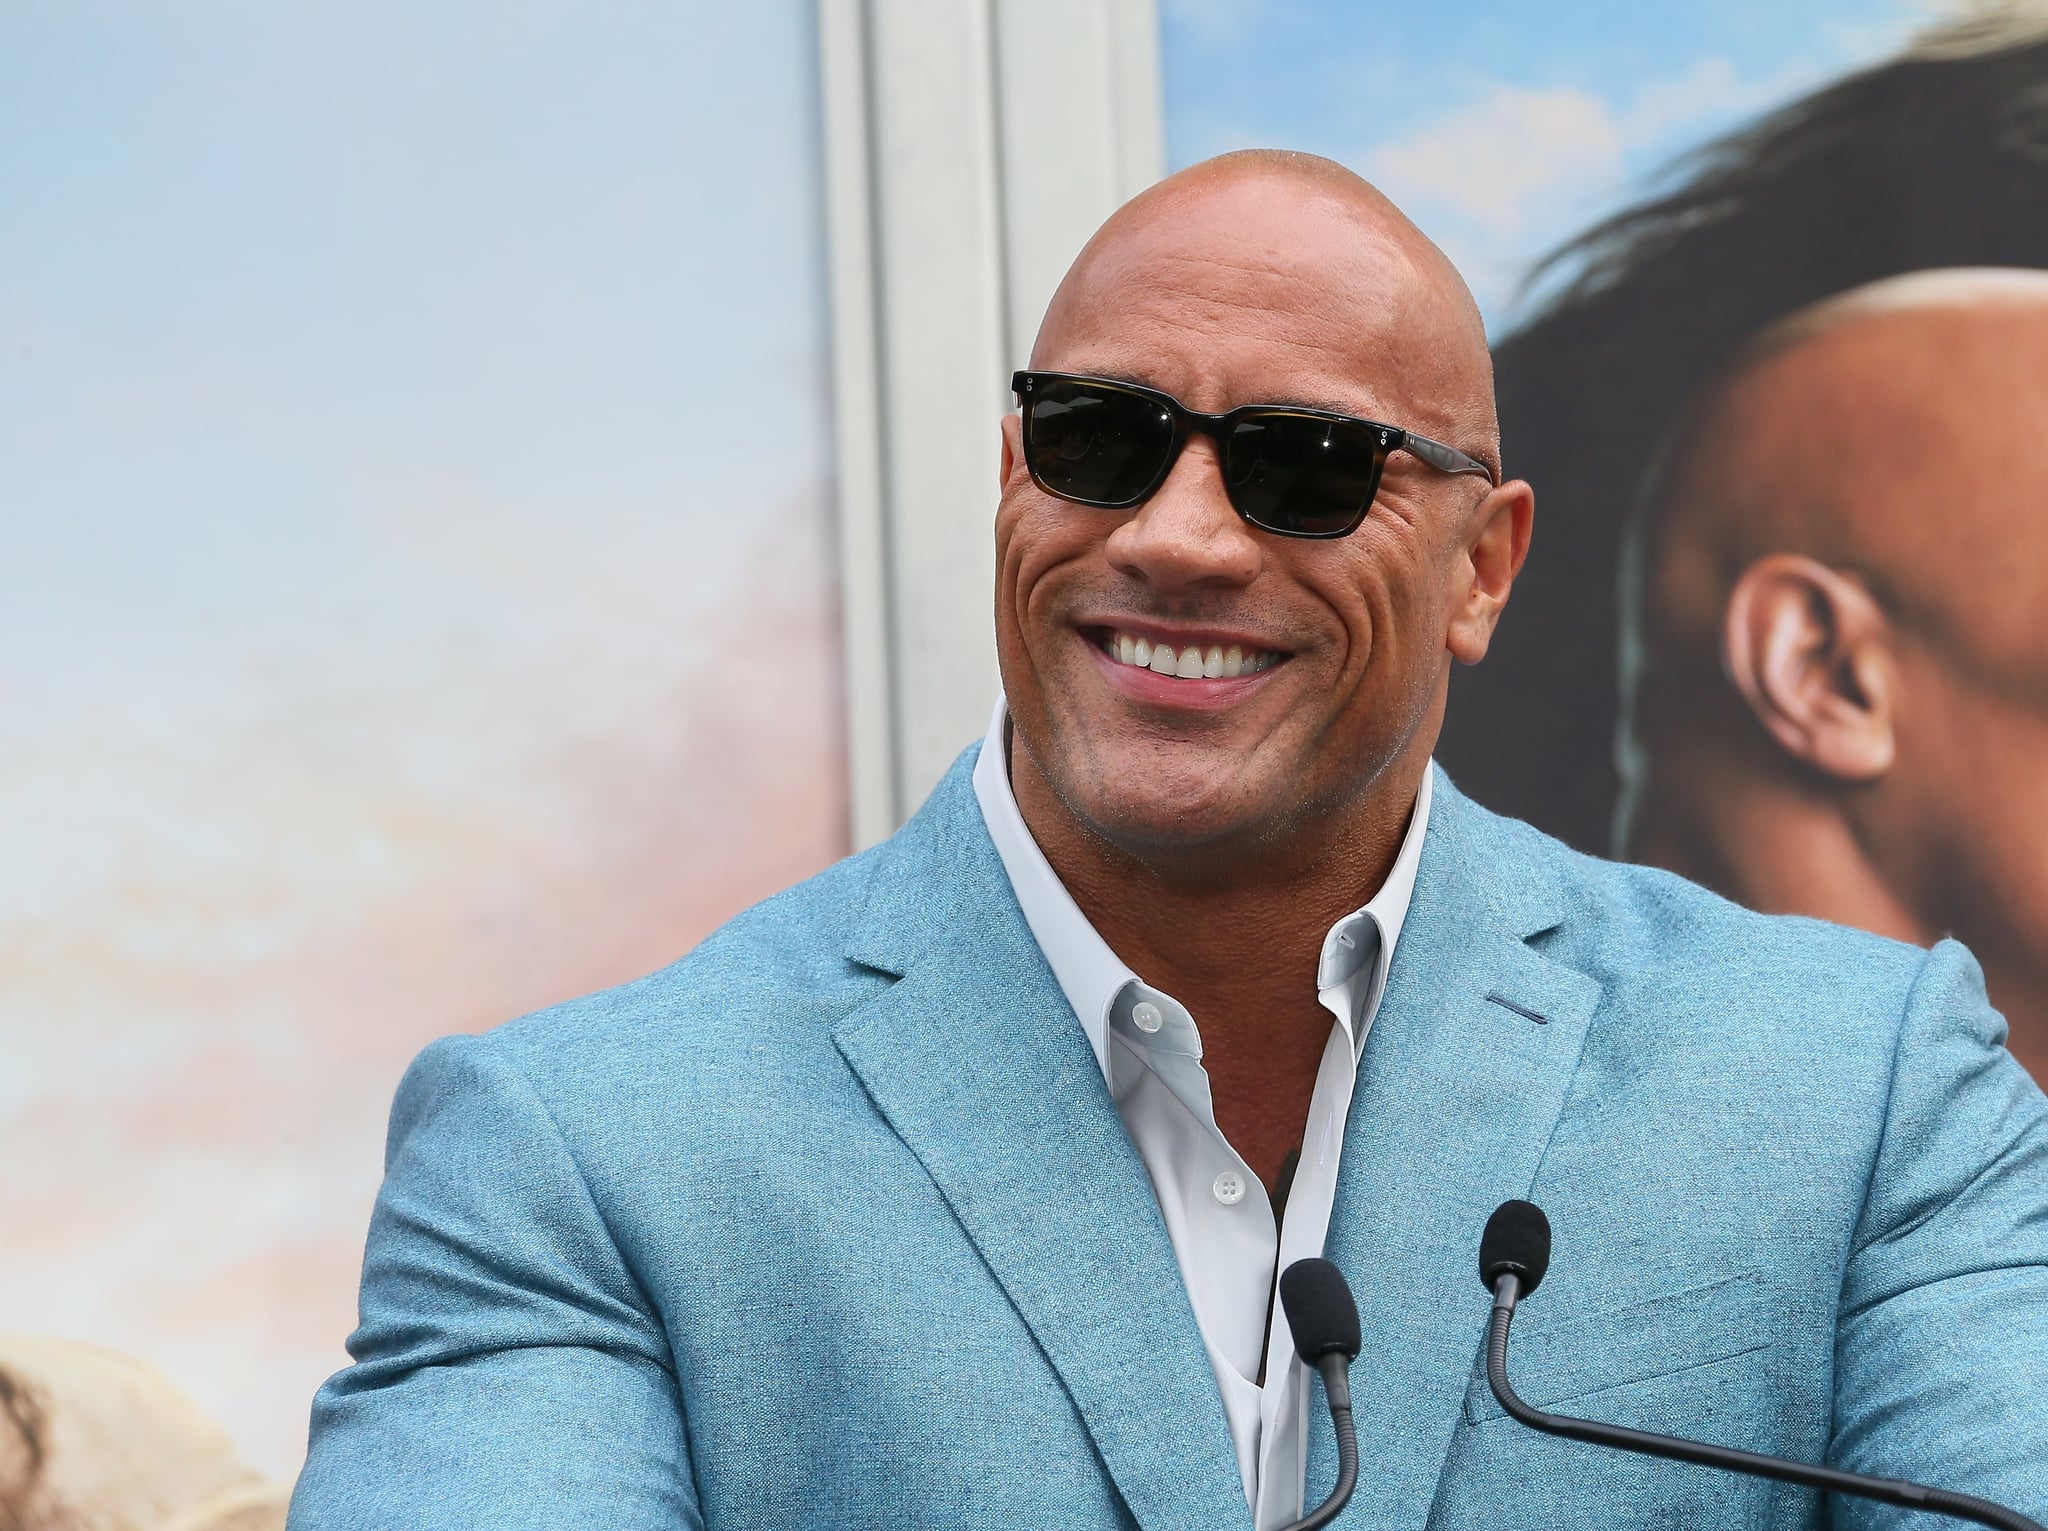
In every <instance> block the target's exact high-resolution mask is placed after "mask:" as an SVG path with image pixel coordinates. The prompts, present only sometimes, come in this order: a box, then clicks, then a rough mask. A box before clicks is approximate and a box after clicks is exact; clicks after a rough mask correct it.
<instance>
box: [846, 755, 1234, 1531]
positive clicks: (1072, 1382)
mask: <svg viewBox="0 0 2048 1531" xmlns="http://www.w3.org/2000/svg"><path fill="white" fill-rule="evenodd" d="M972 763H973V753H972V752H970V753H969V755H968V756H967V757H966V758H965V759H964V760H963V761H962V762H961V763H960V764H959V765H956V766H955V767H954V769H953V771H952V773H951V774H950V775H949V776H948V777H947V779H946V780H945V781H944V782H943V783H941V785H940V787H939V788H938V790H937V791H936V792H935V793H934V794H933V797H932V799H931V801H930V802H928V803H927V804H926V806H925V808H924V810H923V811H922V812H920V814H919V815H918V817H917V818H916V819H915V820H913V821H912V823H911V824H910V825H908V826H906V828H905V829H904V830H903V832H902V833H901V834H900V835H899V836H898V837H897V838H896V839H895V840H894V841H891V842H890V843H889V845H888V846H886V847H884V848H883V849H882V850H881V851H879V852H877V853H876V854H877V858H878V859H877V861H876V864H875V871H874V875H873V878H872V880H871V884H870V890H871V891H870V895H869V899H868V904H867V907H866V910H865V912H864V915H863V917H862V919H861V920H860V922H859V924H858V927H857V929H856V931H855V934H854V938H853V941H852V943H851V954H852V955H853V957H854V960H856V961H857V962H860V963H862V964H863V965H866V966H869V967H874V968H878V969H880V970H882V971H885V972H891V973H896V974H899V975H900V977H899V981H898V982H896V983H895V984H892V985H891V986H890V987H889V988H888V989H886V990H884V991H883V992H882V993H881V994H880V995H879V996H877V997H876V998H875V999H873V1000H872V1001H870V1002H869V1003H868V1004H866V1005H864V1006H862V1007H861V1008H859V1009H858V1010H856V1011H854V1012H853V1013H852V1014H850V1015H849V1016H847V1017H846V1018H845V1019H844V1020H843V1021H841V1022H840V1024H839V1025H838V1026H837V1027H836V1028H835V1030H834V1033H833V1039H834V1041H835V1042H836V1044H837V1045H838V1047H839V1050H840V1052H841V1054H842V1055H843V1056H844V1057H845V1058H846V1061H847V1063H848V1065H849V1066H850V1067H851V1068H852V1069H853V1070H854V1072H855V1073H856V1074H857V1075H859V1077H860V1079H861V1081H862V1083H863V1084H864V1085H865V1086H866V1088H867V1091H868V1094H869V1096H870V1098H872V1099H873V1101H874V1103H875V1106H876V1108H877V1109H878V1110H880V1111H881V1113H882V1114H883V1116H884V1117H885V1118H886V1119H887V1120H888V1122H889V1124H890V1126H891V1127H892V1128H893V1129H894V1130H895V1132H896V1133H897V1135H898V1136H899V1137H901V1138H902V1140H903V1142H904V1143H905V1145H906V1146H907V1147H908V1148H909V1149H910V1150H911V1152H912V1153H914V1154H916V1155H917V1157H918V1160H919V1162H920V1163H922V1164H923V1165H924V1167H925V1170H926V1172H927V1173H928V1174H930V1176H931V1178H932V1180H933V1182H934V1183H935V1184H936V1185H937V1186H938V1188H939V1191H940V1193H941V1194H942V1195H943V1196H944V1197H945V1200H946V1203H947V1205H948V1206H949V1207H950V1208H951V1210H952V1212H953V1215H954V1217H955V1218H957V1219H958V1220H959V1223H960V1226H961V1227H962V1228H963V1229H964V1230H965V1231H966V1234H967V1236H968V1238H969V1239H971V1240H972V1241H973V1243H974V1245H975V1248H976V1249H977V1250H978V1251H979V1253H980V1255H981V1257H982V1259H983V1260H984V1261H985V1262H986V1263H987V1265H988V1268H989V1270H990V1272H991V1273H992V1274H993V1275H994V1277H995V1279H996V1281H997V1282H998V1283H999V1284H1000V1285H1001V1287H1002V1289H1003V1291H1004V1292H1005V1293H1006V1294H1007V1295H1008V1297H1009V1299H1010V1301H1011V1303H1012V1304H1013V1305H1014V1306H1015V1307H1016V1309H1017V1311H1018V1313H1019V1314H1020V1315H1021V1316H1022V1317H1023V1320H1024V1322H1025V1323H1026V1325H1028V1326H1029V1328H1030V1330H1031V1332H1032V1334H1033V1336H1034V1337H1035V1338H1036V1339H1037V1341H1038V1344H1039V1346H1040V1348H1041V1349H1042V1350H1043V1351H1044V1352H1045V1355H1046V1358H1047V1360H1049V1361H1050V1362H1051V1364H1052V1366H1053V1367H1054V1368H1055V1370H1057V1371H1058V1373H1059V1375H1060V1378H1061V1380H1062V1382H1063V1383H1064V1384H1065V1386H1066V1389H1067V1392H1068V1394H1069V1396H1070V1397H1071V1398H1072V1399H1073V1402H1074V1406H1075V1408H1076V1409H1077V1410H1078V1411H1079V1413H1080V1415H1081V1418H1082V1420H1083V1422H1084V1423H1085V1424H1086V1426H1087V1428H1088V1430H1089V1432H1090V1433H1091V1434H1092V1435H1093V1437H1094V1439H1095V1443H1096V1446H1097V1448H1098V1449H1099V1450H1100V1452H1101V1454H1102V1460H1103V1463H1104V1465H1105V1466H1106V1467H1107V1468H1108V1470H1109V1473H1110V1476H1111V1477H1112V1478H1113V1479H1114V1480H1115V1482H1116V1485H1117V1488H1118V1490H1119V1492H1120V1493H1121V1494H1122V1495H1123V1498H1124V1501H1125V1503H1126V1504H1127V1505H1128V1506H1129V1508H1130V1511H1131V1514H1132V1515H1133V1516H1134V1517H1135V1518H1136V1520H1137V1523H1138V1524H1139V1525H1140V1526H1141V1527H1145V1528H1147V1531H1152V1528H1160V1531H1164V1528H1167V1527H1187V1528H1196V1527H1199V1528H1202V1531H1209V1528H1212V1527H1227V1526H1244V1525H1247V1524H1248V1523H1249V1519H1250V1516H1249V1512H1248V1511H1247V1509H1246V1506H1245V1498H1244V1489H1243V1485H1242V1483H1241V1481H1240V1480H1239V1478H1238V1474H1237V1464H1236V1458H1235V1454H1234V1452H1233V1450H1232V1447H1231V1442H1230V1432H1229V1427H1228V1425H1227V1423H1226V1422H1225V1420H1224V1417H1223V1407H1222V1402H1221V1399H1220V1398H1219V1397H1218V1395H1217V1391H1216V1383H1215V1378H1214V1374H1213V1373H1212V1372H1211V1370H1210V1367H1209V1361H1208V1356H1207V1353H1206V1351H1205V1350H1204V1349H1203V1346H1202V1341H1201V1336H1200V1332H1199V1330H1198V1329H1197V1328H1196V1325H1195V1318H1194V1311H1193V1309H1192V1307H1191V1306H1190V1305H1189V1302H1188V1299H1187V1294H1186V1287H1185V1285H1184V1284H1183V1282H1182V1279H1181V1273H1180V1267H1179V1264H1178V1262H1177V1261H1176V1259H1175V1257H1174V1253H1173V1246H1172V1243H1171V1241H1170V1240H1169V1239H1168V1237H1167V1234H1166V1228H1165V1224H1164V1223H1163V1222H1162V1221H1161V1219H1160V1216H1159V1210H1158V1206H1157V1204H1156V1202H1155V1201H1154V1198H1153V1192H1152V1185H1151V1181H1150V1180H1149V1179H1148V1178H1147V1176H1146V1173H1145V1168H1144V1165H1143V1163H1142V1161H1141V1160H1140V1159H1139V1157H1138V1155H1137V1152H1136V1150H1135V1149H1134V1148H1133V1147H1132V1146H1131V1143H1130V1140H1129V1138H1128V1137H1127V1136H1126V1134H1125V1132H1124V1128H1123V1122H1122V1120H1121V1119H1120V1118H1119V1117H1118V1115H1117V1111H1116V1106H1115V1103H1114V1102H1113V1101H1112V1100H1111V1099H1110V1095H1109V1090H1108V1088H1107V1086H1106V1085H1105V1084H1104V1082H1103V1078H1102V1071H1101V1068H1100V1066H1099V1065H1098V1064H1097V1062H1096V1060H1095V1055H1094V1053H1093V1051H1092V1050H1091V1049H1090V1048H1089V1046H1088V1042H1087V1039H1086V1037H1085V1035H1084V1034H1083V1032H1082V1030H1081V1026H1080V1023H1079V1021H1078V1020H1076V1019H1075V1016H1074V1013H1073V1011H1072V1010H1071V1008H1069V1006H1068V1005H1067V1002H1066V998H1065V996H1064V995H1063V994H1062V993H1061V991H1060V988H1059V985H1058V983H1057V981H1056V980H1055V979H1054V978H1053V975H1052V972H1051V970H1050V969H1049V968H1048V967H1047V966H1046V964H1045V961H1044V958H1043V957H1042V956H1041V955H1040V953H1039V951H1038V948H1037V945H1036V944H1035V943H1034V942H1033V941H1032V939H1031V934H1030V930H1029V928H1028V927H1027V926H1026V925H1025V924H1024V918H1023V915H1022V913H1021V911H1019V910H1018V908H1017V905H1016V900H1015V898H1014V897H1013V896H1012V895H1011V892H1010V888H1009V881H1008V879H1007V877H1006V876H1005V875H1004V872H1003V868H1002V863H1001V860H1000V858H999V857H998V856H997V855H996V851H995V847H994V846H993V845H992V844H991V843H990V841H989V839H988V835H987V831H986V829H985V828H984V827H983V825H982V821H981V815H980V811H979V808H978V807H977V805H976V803H975V801H974V795H973V788H972V784H971V779H970V776H969V772H970V771H971V769H972Z"/></svg>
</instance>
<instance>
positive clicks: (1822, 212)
mask: <svg viewBox="0 0 2048 1531" xmlns="http://www.w3.org/2000/svg"><path fill="white" fill-rule="evenodd" d="M1679 168H1680V176H1679V179H1677V180H1676V182H1675V183H1673V184H1669V185H1667V186H1665V187H1664V188H1662V189H1660V190H1659V191H1658V192H1657V193H1656V194H1654V195H1652V196H1650V197H1649V198H1648V199H1647V200H1644V201H1642V202H1640V203H1638V204H1637V205H1635V206H1633V207H1629V208H1626V209H1624V210H1623V211H1621V212H1619V213H1617V214H1616V215H1614V216H1613V217H1611V218H1608V219H1605V220H1604V221H1602V222H1601V223H1599V224H1598V225H1597V226H1595V227H1594V228H1592V229H1590V230H1589V231H1587V232H1586V233H1585V234H1583V235H1581V236H1580V237H1579V238H1578V239H1576V240H1575V241H1573V242H1571V243H1570V244H1568V245H1567V246H1566V247H1565V248H1564V249H1563V250H1561V251H1560V252H1558V254H1557V255H1556V256H1554V257H1553V258H1552V259H1551V261H1550V262H1548V263H1547V266H1546V268H1545V269H1544V270H1543V271H1541V272H1539V274H1538V282H1539V284H1540V283H1542V282H1544V281H1548V280H1551V279H1552V278H1554V277H1559V276H1562V277H1563V278H1564V280H1563V283H1562V286H1561V287H1559V288H1558V289H1557V290H1556V292H1555V295H1554V296H1553V297H1552V298H1550V299H1549V300H1548V301H1546V302H1544V303H1543V304H1542V305H1541V306H1540V307H1539V308H1538V309H1537V310H1536V311H1535V313H1534V314H1533V316H1532V317H1531V318H1530V320H1529V321H1528V322H1526V323H1524V324H1522V325H1521V326H1520V327H1519V328H1517V329H1515V330H1513V331H1512V332H1511V333H1509V334H1507V335H1506V336H1504V337H1502V338H1501V339H1499V340H1498V341H1497V342H1496V345H1495V348H1494V354H1495V367H1496V372H1497V379H1498V387H1499V395H1500V404H1501V428H1502V433H1503V452H1504V454H1505V457H1506V460H1507V461H1508V462H1510V463H1511V464H1512V465H1513V468H1514V471H1515V472H1517V473H1520V474H1525V475H1527V477H1528V478H1529V480H1530V481H1531V482H1532V483H1534V484H1535V485H1536V486H1537V491H1538V505H1537V527H1536V545H1535V550H1534V553H1533V554H1532V556H1531V558H1530V560H1529V566H1528V570H1527V572H1526V573H1525V575H1524V576H1523V578H1522V580H1521V581H1519V582H1518V583H1517V585H1516V589H1515V604H1514V609H1513V611H1512V613H1511V614H1510V615H1509V617H1508V619H1507V625H1506V627H1505V629H1504V637H1505V638H1506V639H1507V641H1505V642H1503V643H1501V644H1499V645H1497V646H1496V652H1495V653H1494V654H1493V655H1491V656H1489V658H1488V660H1487V662H1486V663H1485V664H1484V665H1481V666H1477V667H1475V668H1472V669H1468V670H1460V671H1459V672H1458V675H1457V677H1456V680H1455V682H1454V692H1453V705H1452V706H1451V708H1450V711H1449V721H1448V723H1447V725H1446V729H1445V734H1444V738H1443V741H1442V744H1441V746H1440V752H1439V758H1440V759H1441V760H1442V761H1443V763H1444V765H1445V766H1446V768H1447V769H1449V771H1450V772H1451V774H1452V776H1453V777H1454V778H1456V779H1457V781H1458V782H1459V783H1460V784H1461V785H1462V786H1463V787H1464V788H1465V789H1466V790H1468V791H1470V792H1472V793H1473V795H1474V796H1476V797H1477V798H1479V799H1480V801H1482V802H1484V803H1486V804H1487V805H1488V806H1489V807H1492V808H1495V809H1497V810H1499V811H1501V812H1504V813H1509V814H1513V815H1515V816H1517V817H1520V818H1525V819H1528V820H1530V821H1531V822H1532V823H1534V824H1536V825H1537V826H1538V827H1539V828H1542V829H1544V830H1547V831H1549V832H1550V833H1552V834H1555V835H1558V836H1560V837H1561V838H1563V839H1565V840H1567V841H1569V842H1571V843H1572V844H1575V845H1577V846H1579V847H1580V848H1581V849H1584V850H1589V851H1593V852H1595V853H1598V854H1603V855H1604V854H1611V853H1612V852H1613V850H1614V848H1615V847H1614V842H1613V829H1614V822H1615V806H1616V795H1617V791H1618V787H1619V777H1618V775H1617V771H1616V766H1615V759H1614V749H1615V740H1616V719H1617V701H1618V694H1619V692H1618V684H1619V677H1618V674H1617V654H1618V651H1619V647H1618V616H1617V595H1616V591H1617V579H1618V575H1619V568H1620V548H1621V544H1622V540H1623V539H1622V533H1623V529H1624V527H1625V526H1626V524H1627V522H1628V520H1629V518H1630V515H1631V513H1632V511H1633V508H1634V506H1635V505H1636V503H1637V499H1638V495H1639V492H1640V489H1641V486H1642V484H1643V481H1644V478H1645V476H1646V474H1647V473H1648V471H1649V468H1650V464H1651V459H1652V456H1653V454H1654V453H1655V451H1656V449H1657V447H1658V445H1659V443H1660V442H1662V441H1663V440H1665V439H1666V437H1667V436H1668V434H1669V432H1670V430H1671V429H1672V426H1673V422H1674V421H1675V420H1676V418H1677V416H1678V414H1679V412H1680V410H1681V409H1682V408H1683V407H1684V405H1685V403H1686V401H1687V400H1688V399H1689V398H1691V397H1692V396H1693V395H1694V393H1695V392H1696V390H1697V389H1698V388H1699V387H1700V386H1701V385H1702V384H1703V383H1704V382H1705V381H1706V380H1707V379H1708V378H1710V377H1712V376H1714V375H1715V374H1716V373H1717V372H1718V371H1719V370H1720V369H1722V368H1723V367H1724V366H1725V365H1726V364H1727V363H1728V361H1729V359H1730V358H1731V357H1732V356H1733V355H1734V354H1735V353H1736V352H1737V351H1739V350H1740V349H1741V348H1742V347H1743V346H1744V345H1745V344H1746V343H1748V342H1749V341H1750V340H1751V339H1752V337H1754V336H1756V335H1757V334H1759V333H1760V332H1762V331H1763V330H1766V329H1768V328H1769V327H1771V326H1772V325H1774V324H1777V323H1779V322H1780V321H1782V320H1785V319H1787V318H1789V317H1790V316H1792V315H1793V314H1796V313H1798V312H1799V311H1800V310H1802V309H1805V308H1807V307H1808V306H1809V305H1811V304H1814V303H1818V302H1821V301H1823V300H1825V299H1828V298H1831V297H1834V296H1836V295H1838V294H1841V293H1845V292H1848V291H1851V290H1852V289H1855V288H1858V287H1862V286H1864V285H1866V284H1868V283H1871V282H1875V281H1881V280H1883V279H1885V278H1887V277H1893V276H1899V275H1902V274H1905V273H1908V272H1913V271H1921V270H1929V269H1938V268H1953V267H1985V266H1997V267H2044V266H2048V5H2042V4H2040V3H2038V0H2034V3H2022V4H2001V5H1997V6H1987V7H1981V8H1979V9H1978V10H1976V11H1974V12H1972V13H1971V14H1970V15H1968V16H1967V17H1965V18H1963V19H1960V20H1957V21H1954V22H1951V23H1949V24H1947V25H1945V26H1942V27H1939V28H1936V29H1934V30H1932V31H1930V32H1928V33H1926V34H1924V35H1922V36H1921V37H1920V38H1919V39H1918V40H1917V41H1916V42H1915V43H1913V44H1912V45H1910V46H1909V47H1908V48H1907V49H1906V50H1905V52H1904V53H1903V54H1902V55H1900V56H1899V57H1897V58H1894V59H1892V60H1890V61H1888V62H1884V63H1881V64H1879V65H1876V66H1874V67H1872V68H1869V69H1866V70H1864V71H1862V72H1860V73H1857V74H1854V75H1851V76H1849V77H1848V78H1846V79H1843V80H1840V81H1838V82H1837V83H1835V84H1832V85H1829V86H1827V87H1825V88H1823V89H1821V90H1819V91H1816V92H1814V93H1813V94H1811V95H1809V96H1807V97H1805V98H1803V99H1800V100H1797V101H1795V102H1793V103H1792V104H1790V105H1788V106H1786V107H1784V108H1782V109H1780V110H1778V111H1776V112H1773V113H1771V114H1769V115H1768V116H1766V117H1764V118H1763V119H1762V120H1760V121H1758V122H1755V123H1753V124H1752V125H1750V126H1749V127H1746V128H1744V129H1741V130H1739V131H1737V132H1736V133H1734V134H1732V135H1731V136H1729V137H1727V138H1724V139H1722V140H1720V141H1719V142H1717V143H1715V144H1712V145H1710V146H1708V147H1707V148H1706V149H1704V150H1702V151H1700V152H1699V154H1698V155H1697V156H1695V157H1694V158H1692V159H1691V160H1689V161H1687V162H1686V163H1684V164H1683V165H1682V166H1681V167H1679ZM1987 785H1988V784H1987Z"/></svg>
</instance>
